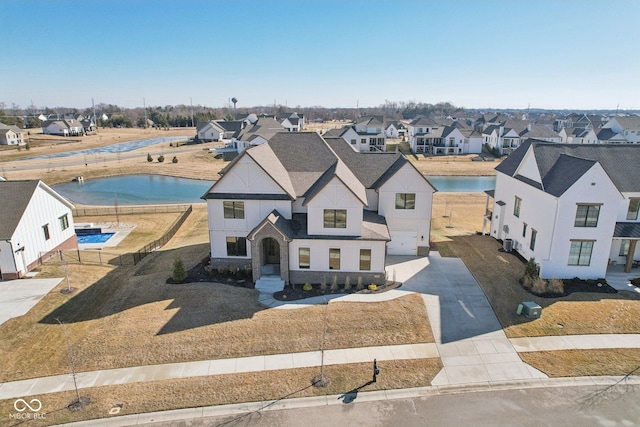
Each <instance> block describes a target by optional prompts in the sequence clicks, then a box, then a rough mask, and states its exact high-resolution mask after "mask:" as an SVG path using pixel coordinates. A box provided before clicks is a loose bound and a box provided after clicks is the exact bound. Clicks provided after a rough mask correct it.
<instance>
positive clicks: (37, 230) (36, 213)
mask: <svg viewBox="0 0 640 427" xmlns="http://www.w3.org/2000/svg"><path fill="white" fill-rule="evenodd" d="M41 185H42V184H41ZM64 215H67V219H68V222H69V227H68V228H67V229H66V230H62V228H61V226H60V220H59V218H60V217H62V216H64ZM45 224H48V225H49V239H48V240H47V239H45V235H44V231H43V228H42V227H43V226H44V225H45ZM74 235H75V228H74V223H73V215H72V214H71V208H70V207H69V205H67V204H66V203H64V202H62V200H61V199H58V198H57V197H56V196H53V195H52V194H51V193H49V192H48V191H46V190H45V189H44V188H42V187H41V186H38V187H37V188H36V190H35V191H34V193H33V196H32V197H31V200H30V202H29V204H28V206H27V208H26V209H25V211H24V214H23V216H22V218H21V220H20V222H19V223H18V226H17V227H16V230H15V232H14V234H13V236H12V238H11V242H12V245H13V251H14V252H16V251H18V250H20V249H22V248H24V250H23V253H24V258H23V257H22V255H21V254H16V257H15V259H16V264H17V271H18V272H22V273H25V272H26V271H27V269H26V267H27V266H28V265H29V264H31V263H33V262H35V261H37V260H38V258H39V257H40V256H41V255H43V254H45V253H47V252H49V251H51V250H53V249H55V248H56V247H57V246H59V245H60V244H62V243H63V242H65V241H67V240H68V239H70V238H72V237H73V236H74ZM3 273H5V271H4V269H3Z"/></svg>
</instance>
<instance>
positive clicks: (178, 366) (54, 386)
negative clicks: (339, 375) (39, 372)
mask: <svg viewBox="0 0 640 427" xmlns="http://www.w3.org/2000/svg"><path fill="white" fill-rule="evenodd" d="M432 357H438V350H437V348H436V345H435V344H433V343H431V344H429V343H424V344H407V345H393V346H377V347H362V348H349V349H337V350H325V351H324V360H323V354H322V352H321V351H309V352H304V353H291V354H273V355H267V356H252V357H240V358H235V359H218V360H201V361H196V362H183V363H167V364H164V365H148V366H134V367H130V368H118V369H106V370H102V371H90V372H80V373H78V374H77V375H76V378H77V383H78V388H89V387H101V386H107V385H117V384H129V383H137V382H146V381H158V380H167V379H181V378H191V377H201V376H210V375H224V374H236V373H245V372H260V371H273V370H280V369H296V368H307V367H315V366H318V367H319V366H321V364H322V363H324V365H340V364H346V363H370V362H373V359H377V360H379V361H385V360H411V359H425V358H432ZM73 388H74V386H73V378H72V377H71V375H69V374H66V375H54V376H50V377H42V378H33V379H28V380H21V381H13V382H7V383H2V384H0V400H2V399H12V398H16V397H21V396H33V395H38V394H47V393H56V392H59V391H67V390H73Z"/></svg>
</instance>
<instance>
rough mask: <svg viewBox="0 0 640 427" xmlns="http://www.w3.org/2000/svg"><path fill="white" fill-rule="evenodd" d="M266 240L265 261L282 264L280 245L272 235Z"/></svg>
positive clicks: (266, 262)
mask: <svg viewBox="0 0 640 427" xmlns="http://www.w3.org/2000/svg"><path fill="white" fill-rule="evenodd" d="M263 242H264V248H263V250H264V263H265V264H280V245H279V244H278V242H277V241H276V239H273V238H271V237H268V238H266V239H264V240H263Z"/></svg>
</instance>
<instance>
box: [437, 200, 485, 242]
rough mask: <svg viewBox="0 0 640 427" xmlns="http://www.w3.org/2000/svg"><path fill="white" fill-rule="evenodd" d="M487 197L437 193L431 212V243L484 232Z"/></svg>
mask: <svg viewBox="0 0 640 427" xmlns="http://www.w3.org/2000/svg"><path fill="white" fill-rule="evenodd" d="M486 199H487V196H486V195H485V194H482V193H435V194H434V195H433V208H432V210H431V242H432V243H435V245H436V246H439V245H438V243H439V242H447V241H450V240H451V238H452V237H454V236H466V235H471V234H475V233H476V232H477V231H481V230H482V216H483V215H484V211H485V203H486Z"/></svg>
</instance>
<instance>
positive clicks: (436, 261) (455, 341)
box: [387, 251, 547, 386]
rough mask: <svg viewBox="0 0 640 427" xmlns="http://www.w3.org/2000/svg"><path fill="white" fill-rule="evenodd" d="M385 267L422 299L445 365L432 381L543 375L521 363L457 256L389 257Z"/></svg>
mask: <svg viewBox="0 0 640 427" xmlns="http://www.w3.org/2000/svg"><path fill="white" fill-rule="evenodd" d="M387 271H388V274H389V275H390V277H393V276H395V279H396V280H397V281H401V282H403V285H402V288H401V289H402V290H405V291H413V292H417V293H420V294H421V295H422V297H423V299H424V303H425V306H426V308H427V313H428V315H429V321H430V322H431V327H432V329H433V334H434V337H435V340H436V346H437V348H438V352H439V353H440V357H441V359H442V363H443V365H444V368H443V369H442V371H440V373H439V374H438V375H437V376H436V377H435V378H434V380H433V382H432V384H433V385H434V386H447V385H461V384H470V383H487V384H489V383H492V382H503V381H513V380H530V379H535V378H547V376H546V375H545V374H544V373H542V372H540V371H538V370H537V369H535V368H533V367H531V366H529V365H527V364H526V363H524V362H522V360H521V359H520V357H519V356H518V353H517V352H516V350H515V348H514V347H513V345H512V344H511V342H510V341H509V340H508V339H507V337H506V335H505V334H504V331H503V330H502V327H501V326H500V323H499V322H498V319H497V318H496V315H495V313H494V312H493V309H492V308H491V305H490V304H489V301H488V300H487V298H486V296H485V295H484V292H483V291H482V289H481V288H480V286H479V285H478V282H476V280H475V278H474V277H473V276H472V275H471V273H470V272H469V270H468V269H467V267H466V266H465V265H464V263H463V262H462V260H461V259H459V258H445V257H441V256H440V254H439V253H438V252H436V251H432V252H431V253H430V255H429V257H428V258H426V257H423V258H417V257H409V256H388V257H387ZM514 310H515V307H514Z"/></svg>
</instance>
